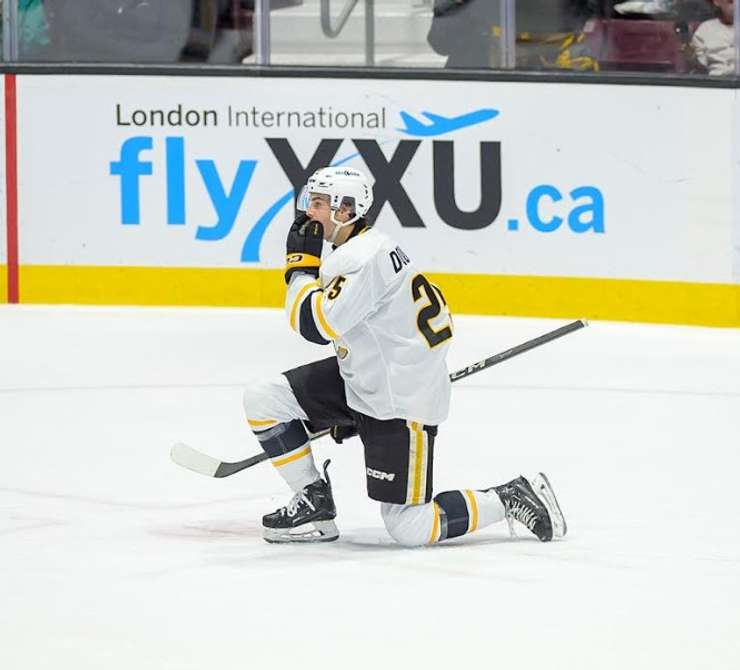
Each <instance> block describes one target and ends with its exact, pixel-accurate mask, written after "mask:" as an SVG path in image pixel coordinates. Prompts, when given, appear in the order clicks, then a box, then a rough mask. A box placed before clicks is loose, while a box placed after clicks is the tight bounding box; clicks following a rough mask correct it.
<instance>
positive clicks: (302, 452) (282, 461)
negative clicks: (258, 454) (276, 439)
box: [272, 446, 311, 468]
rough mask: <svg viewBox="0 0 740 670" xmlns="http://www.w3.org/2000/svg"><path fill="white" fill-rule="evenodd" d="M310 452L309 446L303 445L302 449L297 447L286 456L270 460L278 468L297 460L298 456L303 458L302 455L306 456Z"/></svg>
mask: <svg viewBox="0 0 740 670" xmlns="http://www.w3.org/2000/svg"><path fill="white" fill-rule="evenodd" d="M310 453H311V447H310V446H309V447H303V449H299V450H298V451H296V452H294V453H292V454H289V455H288V456H285V457H283V458H274V459H273V460H272V464H273V465H274V466H275V467H276V468H279V467H281V466H283V465H287V464H288V463H292V462H293V461H297V460H298V459H299V458H303V457H304V456H308V455H309V454H310Z"/></svg>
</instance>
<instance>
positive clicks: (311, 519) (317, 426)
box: [244, 167, 566, 546]
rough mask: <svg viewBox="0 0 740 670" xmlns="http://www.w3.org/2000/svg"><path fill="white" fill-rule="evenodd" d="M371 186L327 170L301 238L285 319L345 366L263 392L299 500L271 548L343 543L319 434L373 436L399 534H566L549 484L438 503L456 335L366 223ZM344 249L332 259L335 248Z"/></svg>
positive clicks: (301, 373) (307, 197)
mask: <svg viewBox="0 0 740 670" xmlns="http://www.w3.org/2000/svg"><path fill="white" fill-rule="evenodd" d="M372 201H373V195H372V190H371V187H370V185H369V183H368V181H367V179H366V177H365V175H364V174H362V173H361V172H360V171H359V170H356V169H353V168H346V167H331V168H324V169H321V170H318V171H317V172H315V173H314V174H313V175H312V176H311V178H310V179H309V180H308V183H307V184H306V186H305V187H304V189H303V192H302V194H301V196H300V197H299V200H298V209H299V211H300V212H301V213H300V214H299V216H298V218H297V219H296V220H295V222H294V223H293V225H292V226H291V227H290V231H289V233H288V239H287V258H286V269H285V281H286V283H287V285H288V289H287V294H286V299H285V312H286V315H287V318H288V322H289V324H290V326H291V328H293V330H295V331H297V332H298V333H300V334H301V335H302V336H303V337H304V338H306V339H307V340H309V341H311V342H315V343H316V344H330V343H331V344H333V346H334V351H335V355H334V356H331V357H330V358H326V359H324V360H320V361H316V362H314V363H309V364H308V365H304V366H301V367H298V368H294V369H292V370H288V371H287V372H285V373H283V374H280V375H276V376H275V377H273V378H271V379H267V380H264V381H262V382H259V383H256V384H254V385H252V386H250V387H249V388H248V389H247V391H246V392H245V394H244V406H245V410H246V413H247V419H248V422H249V425H250V427H251V428H252V430H253V431H254V433H255V435H256V436H257V439H258V440H259V442H260V444H261V445H262V448H263V449H264V450H265V452H266V453H267V455H268V456H269V457H270V459H271V462H272V464H273V465H274V466H275V468H276V469H277V471H278V472H279V473H280V474H281V475H282V477H283V478H284V479H285V481H286V482H287V483H288V485H289V486H290V487H291V488H292V489H293V491H294V493H295V495H294V496H293V498H292V499H291V501H290V502H289V503H288V505H287V506H285V507H281V508H280V509H278V510H277V511H275V512H273V513H272V514H267V515H266V516H264V517H263V527H264V537H265V539H266V540H267V541H268V542H312V541H319V542H326V541H331V540H336V539H337V537H338V536H339V531H338V530H337V526H336V524H335V522H334V519H335V516H336V510H335V506H334V500H333V498H332V490H331V482H330V479H329V475H328V472H327V466H328V464H329V461H327V462H326V463H325V464H324V468H323V470H324V472H323V474H324V476H323V478H322V477H321V475H320V473H319V472H318V470H317V469H316V465H315V463H314V458H313V455H312V453H311V444H310V441H309V435H308V432H307V429H306V426H308V427H309V428H310V430H312V431H319V430H323V429H327V428H331V432H332V436H333V437H334V438H335V439H336V440H337V441H338V442H340V441H341V440H342V439H344V438H346V437H349V436H352V435H357V434H359V437H360V439H361V440H362V443H363V445H364V450H365V465H366V474H367V492H368V495H369V496H370V498H372V499H374V500H377V501H379V502H380V503H381V507H380V508H381V514H382V517H383V521H384V523H385V527H386V529H387V530H388V532H389V534H390V535H391V537H393V538H394V539H395V540H396V541H398V542H399V543H401V544H403V545H407V546H417V545H423V544H433V543H435V542H440V541H442V540H445V539H449V538H453V537H458V536H460V535H463V534H465V533H472V532H473V531H475V530H477V529H478V528H483V527H484V526H488V525H490V524H492V523H495V522H497V521H502V520H503V519H504V518H507V519H508V521H509V524H510V525H511V524H512V521H514V520H515V521H518V522H521V523H522V524H524V525H525V526H526V527H527V528H528V529H529V530H530V531H531V532H532V533H534V534H535V535H536V536H537V537H538V538H539V539H540V540H542V541H543V542H547V541H549V540H551V539H552V537H553V535H555V536H562V535H564V534H565V531H566V525H565V521H564V519H563V516H562V514H561V512H560V508H559V507H558V504H557V501H556V499H555V495H554V493H553V491H552V489H551V487H550V485H549V483H548V481H547V478H546V477H545V476H544V475H542V474H540V475H538V476H537V477H535V478H534V479H533V480H532V481H531V482H530V481H528V480H527V479H525V478H524V477H518V478H517V479H514V480H512V481H510V482H508V483H506V484H502V485H501V486H493V487H491V488H488V489H485V490H470V489H461V490H456V491H445V492H443V493H439V494H438V495H437V496H435V497H434V499H432V472H433V459H434V440H435V437H436V435H437V426H438V425H439V424H440V423H442V421H444V420H445V419H446V417H447V412H448V406H449V401H450V379H449V376H448V372H447V366H446V362H445V357H446V354H447V348H448V346H449V344H450V340H451V339H452V336H453V325H452V321H451V319H450V314H449V311H448V309H447V305H446V303H445V300H444V298H443V296H442V293H441V291H440V290H439V289H438V288H437V287H436V286H434V285H433V284H431V283H430V282H429V281H428V280H427V278H426V277H425V276H424V275H423V274H422V273H420V272H419V271H418V270H417V269H416V268H415V267H414V264H413V262H412V261H411V260H410V258H409V257H408V256H407V255H406V254H405V253H404V251H402V250H401V248H400V247H398V246H397V245H396V244H394V243H393V242H392V241H391V240H390V239H389V238H388V237H387V236H386V235H384V234H383V233H381V232H380V231H378V230H375V229H374V228H373V227H372V224H371V222H370V221H368V219H367V217H366V214H367V212H368V210H369V209H370V206H371V205H372ZM325 241H326V242H328V243H330V244H331V245H332V250H331V251H330V252H329V253H328V255H327V256H326V257H325V258H322V256H323V253H322V251H323V246H324V242H325Z"/></svg>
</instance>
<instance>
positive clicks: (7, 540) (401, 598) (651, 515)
mask: <svg viewBox="0 0 740 670" xmlns="http://www.w3.org/2000/svg"><path fill="white" fill-rule="evenodd" d="M561 324H562V322H560V321H557V322H556V321H548V320H533V319H502V318H473V317H457V319H456V326H457V332H456V338H455V341H454V344H453V348H452V351H451V353H450V368H451V369H454V368H457V367H462V366H463V365H465V364H467V363H470V362H474V361H476V360H479V359H481V358H484V357H486V356H488V355H490V354H492V353H496V352H498V351H501V350H503V349H507V348H509V347H510V346H512V345H514V344H518V343H519V342H522V341H524V340H527V339H530V338H532V337H535V336H537V335H539V334H541V333H543V332H545V331H547V330H551V329H553V328H555V327H557V326H558V325H561ZM330 353H331V352H330V351H329V350H327V349H321V348H320V347H315V346H313V345H310V344H307V343H304V342H302V341H301V340H300V339H299V338H298V337H297V336H296V335H294V334H293V333H291V332H290V331H289V329H288V328H287V327H286V325H285V324H284V321H283V316H282V314H281V313H279V312H276V311H262V310H174V309H172V310H155V309H95V308H42V307H36V308H31V307H22V308H16V307H3V308H0V449H1V453H2V467H0V509H2V513H1V514H0V569H1V572H0V575H1V577H0V668H3V669H4V670H36V669H41V668H44V669H46V668H49V669H54V670H66V669H69V670H86V669H95V670H119V669H120V670H142V669H150V668H151V669H156V670H160V669H173V670H190V669H198V670H207V669H219V670H224V669H231V668H240V669H241V668H290V667H292V668H322V669H327V670H332V669H334V668H337V669H338V668H347V669H351V668H372V669H373V670H378V668H387V669H388V670H391V669H394V668H415V669H423V670H427V668H442V667H449V668H457V667H466V666H464V665H463V664H469V663H475V664H476V667H483V668H506V669H507V670H511V669H514V668H516V669H519V668H537V669H538V670H545V669H560V668H562V669H565V668H568V669H577V668H584V669H585V668H588V669H589V670H594V669H598V670H600V669H611V668H614V669H617V668H618V669H620V670H624V669H626V668H630V669H634V668H650V669H651V670H654V669H656V668H667V669H675V668H687V669H688V668H691V669H696V668H722V669H725V668H728V669H729V668H738V667H740V606H739V605H738V602H740V530H739V529H738V521H737V512H736V509H737V504H736V500H737V471H738V464H739V463H740V444H739V443H738V436H739V435H740V331H737V330H711V329H699V328H682V327H668V326H641V325H627V324H605V323H598V322H597V323H592V324H591V326H590V328H588V329H586V330H583V331H579V332H577V333H574V334H571V335H569V336H567V337H566V338H564V339H562V340H559V341H557V342H554V343H551V344H548V345H546V346H544V347H542V348H540V349H538V350H536V351H533V352H530V353H528V354H525V355H523V356H521V357H519V358H517V359H514V360H511V361H507V362H505V363H502V364H501V365H500V366H497V367H495V368H493V369H491V370H488V371H485V372H482V373H480V374H478V375H475V376H473V377H470V378H468V379H465V380H462V381H460V382H458V383H456V384H455V387H454V392H453V407H452V413H451V416H450V418H449V420H448V421H447V422H446V424H444V425H443V426H442V429H441V430H440V436H439V438H438V443H437V454H436V464H435V490H436V491H442V490H445V489H449V488H458V487H470V488H473V487H483V486H491V485H493V484H497V483H501V482H503V481H505V480H507V479H509V478H511V477H512V476H515V475H517V474H519V473H520V472H523V473H525V474H528V473H534V472H536V471H537V470H539V469H542V470H544V471H545V472H546V473H547V474H548V475H549V477H550V480H551V482H552V483H553V486H554V487H555V490H556V491H557V493H558V495H559V499H560V503H561V505H562V507H563V510H564V512H565V514H566V517H567V520H568V527H569V535H568V537H567V538H566V539H565V540H564V541H562V542H553V543H551V544H540V543H539V542H537V541H536V540H534V539H530V538H529V537H524V535H525V532H524V531H522V533H521V537H520V538H519V539H510V538H509V537H508V531H507V528H506V524H505V523H502V524H499V525H498V526H495V527H493V528H490V529H486V530H483V531H481V532H479V533H476V534H474V535H472V536H468V537H464V538H460V539H458V540H453V541H451V542H449V543H447V544H442V545H438V546H435V547H431V548H424V549H417V550H409V549H403V548H399V547H397V546H395V545H393V544H392V542H391V540H390V539H389V537H388V536H387V535H386V533H385V531H384V529H383V526H382V522H381V520H380V516H379V511H378V505H377V504H376V503H374V502H372V501H370V500H368V499H367V498H366V497H365V492H364V477H363V465H362V452H361V448H360V445H359V443H358V442H357V440H351V441H350V442H349V443H345V445H343V446H336V445H334V443H333V442H331V441H328V442H327V441H324V442H320V443H319V444H317V446H316V447H315V453H316V454H317V457H319V458H322V459H323V458H325V457H331V458H332V460H333V465H332V471H333V474H334V482H335V497H336V501H337V505H338V508H339V518H338V525H339V527H340V529H341V531H342V537H341V539H340V540H339V541H338V542H336V543H333V544H328V545H319V546H275V545H268V544H266V543H265V542H264V541H263V540H262V539H261V535H260V524H259V520H260V516H261V515H262V514H263V513H265V512H267V511H271V510H272V509H274V508H275V507H276V506H278V505H279V504H284V503H285V501H286V500H287V498H288V497H289V494H288V492H287V490H286V488H285V486H284V485H283V484H282V481H281V480H280V478H279V477H278V476H277V474H275V473H274V472H273V471H272V470H271V469H270V466H269V465H267V464H264V465H259V466H256V467H254V468H253V469H251V470H247V471H245V472H242V473H239V474H237V475H234V476H233V477H230V478H227V479H223V480H212V479H208V478H206V477H201V476H198V475H197V474H193V473H191V472H188V471H186V470H183V469H180V468H178V467H176V466H175V465H173V464H172V463H171V462H170V461H169V458H168V452H169V448H170V446H171V445H172V444H173V443H174V442H176V441H178V440H183V441H185V442H188V443H190V444H192V445H194V446H197V447H198V448H200V449H203V450H204V451H207V452H209V453H212V454H214V455H216V456H219V457H221V458H225V459H227V460H237V459H241V458H244V457H246V456H248V455H251V454H254V453H257V451H258V449H259V448H258V445H257V443H256V441H255V440H254V438H253V437H252V436H251V434H250V433H249V431H248V430H247V427H246V425H245V420H244V418H243V414H242V409H241V389H242V387H243V386H244V384H245V383H247V382H248V380H249V379H250V378H253V377H259V376H261V375H263V374H269V373H272V372H276V371H280V370H282V369H285V368H287V367H291V366H293V365H296V364H299V363H303V362H307V361H309V360H312V359H314V358H319V357H321V356H324V355H329V354H330Z"/></svg>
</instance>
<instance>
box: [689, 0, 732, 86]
mask: <svg viewBox="0 0 740 670" xmlns="http://www.w3.org/2000/svg"><path fill="white" fill-rule="evenodd" d="M711 2H712V4H713V5H714V6H715V7H716V9H717V12H718V16H717V18H714V19H710V20H709V21H704V23H702V24H701V25H700V26H699V27H698V28H697V29H696V32H695V33H694V36H693V37H692V38H691V47H692V50H693V52H694V57H695V59H696V61H697V63H698V64H699V65H700V66H701V68H702V69H703V70H704V71H706V72H708V73H709V74H710V75H728V74H734V73H735V28H734V26H733V19H734V13H735V7H734V2H733V0H711Z"/></svg>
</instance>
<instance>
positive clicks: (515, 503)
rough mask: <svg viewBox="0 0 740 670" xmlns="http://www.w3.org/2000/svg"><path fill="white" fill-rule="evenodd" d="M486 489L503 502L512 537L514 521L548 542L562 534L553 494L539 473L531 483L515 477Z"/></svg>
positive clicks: (563, 526) (562, 519) (562, 523)
mask: <svg viewBox="0 0 740 670" xmlns="http://www.w3.org/2000/svg"><path fill="white" fill-rule="evenodd" d="M487 491H495V492H496V493H497V494H498V497H499V498H500V499H501V502H502V503H503V504H504V508H505V509H506V521H507V522H508V523H509V531H510V532H511V534H512V536H516V532H515V530H514V521H519V523H522V524H524V525H525V526H526V527H527V528H528V529H529V530H530V531H531V532H532V533H534V534H535V535H536V536H537V538H538V539H539V540H540V541H541V542H549V541H550V540H552V538H553V536H554V537H563V536H564V535H565V534H566V533H567V532H568V526H567V524H566V523H565V517H563V513H562V511H561V510H560V505H558V501H557V498H556V497H555V493H554V492H553V490H552V487H551V486H550V482H549V481H548V479H547V477H546V476H545V475H544V474H543V473H542V472H540V473H539V474H538V475H537V476H536V477H535V478H534V479H532V481H531V482H530V481H528V480H527V479H525V478H524V477H517V478H516V479H513V480H512V481H510V482H508V483H506V484H502V485H501V486H494V487H492V488H490V489H487Z"/></svg>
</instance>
